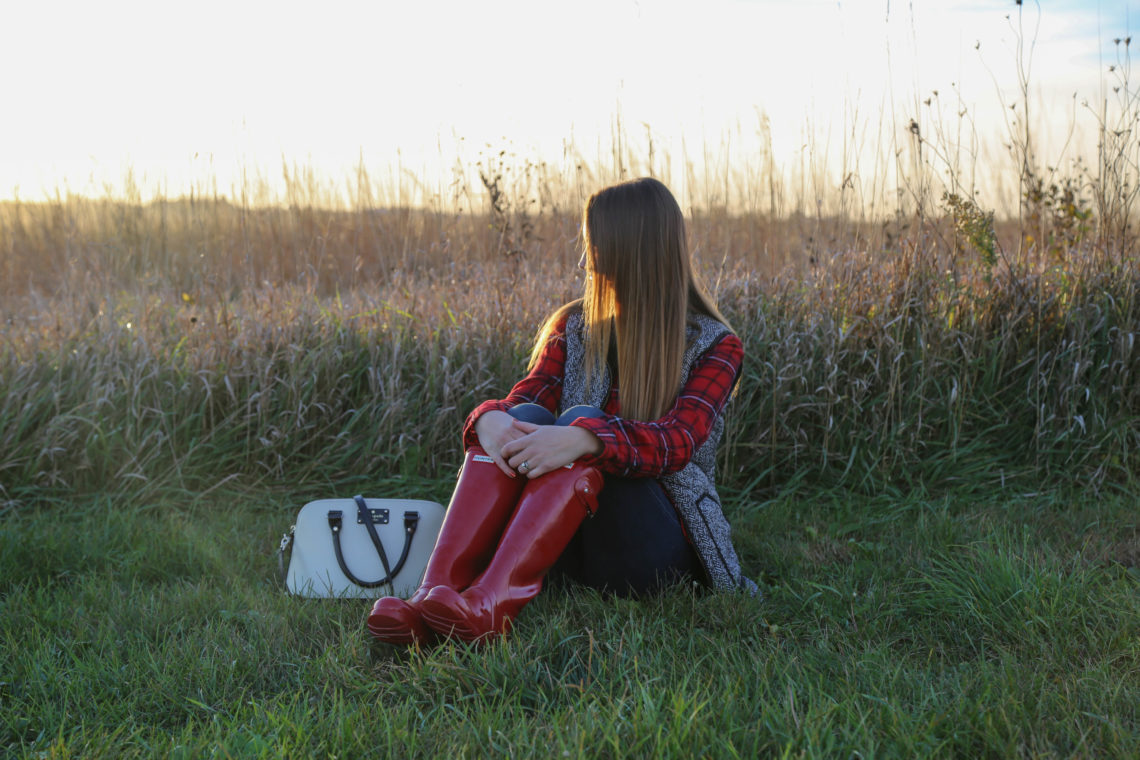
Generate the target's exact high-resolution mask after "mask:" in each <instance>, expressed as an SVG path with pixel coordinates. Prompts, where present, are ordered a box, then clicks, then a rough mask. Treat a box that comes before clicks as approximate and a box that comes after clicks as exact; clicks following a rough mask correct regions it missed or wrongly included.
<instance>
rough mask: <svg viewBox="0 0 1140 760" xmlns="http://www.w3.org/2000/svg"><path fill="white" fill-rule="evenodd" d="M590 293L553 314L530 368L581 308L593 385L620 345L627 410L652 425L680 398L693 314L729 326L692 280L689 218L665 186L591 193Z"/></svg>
mask: <svg viewBox="0 0 1140 760" xmlns="http://www.w3.org/2000/svg"><path fill="white" fill-rule="evenodd" d="M582 244H583V249H584V253H585V257H586V271H587V272H588V273H589V274H590V275H592V276H590V277H587V279H586V293H585V296H584V297H583V298H581V299H579V300H577V301H573V302H571V303H568V304H566V305H565V306H563V307H562V308H561V309H559V310H558V311H556V312H555V313H554V314H553V315H552V316H551V317H550V318H549V319H548V320H547V321H546V323H545V324H544V325H543V327H542V329H541V330H540V331H539V337H538V340H537V341H536V343H535V347H534V351H533V353H532V354H531V365H532V366H533V365H534V363H535V362H536V361H537V360H538V357H539V355H540V354H541V352H542V347H543V346H544V345H545V344H546V340H547V339H548V338H549V336H550V333H551V331H552V329H553V327H554V325H555V323H557V322H558V321H559V320H560V319H561V318H562V317H564V316H565V315H567V314H568V313H570V312H571V311H575V310H577V309H579V308H580V309H581V310H582V314H583V316H584V318H585V323H586V335H585V349H586V356H585V367H584V370H585V373H586V378H587V383H588V382H589V378H592V377H594V372H595V370H596V369H597V368H598V367H600V366H602V365H603V364H604V363H605V361H606V356H607V353H608V352H609V347H610V342H611V340H613V341H614V342H615V343H616V347H617V352H616V353H617V370H618V372H617V374H618V378H619V381H620V384H621V413H622V416H623V417H626V418H629V419H635V420H643V421H647V420H655V419H658V418H659V417H662V416H664V415H665V412H667V411H668V410H669V408H670V407H671V406H672V405H673V402H674V401H675V400H676V397H677V391H678V390H680V383H681V360H682V357H683V356H684V353H685V345H686V339H685V324H686V321H687V319H688V316H689V314H690V313H691V312H698V313H701V314H705V315H707V316H710V317H712V318H713V319H716V320H719V321H720V322H722V323H724V324H725V325H727V324H728V323H727V321H726V320H725V319H724V317H723V316H722V315H721V313H720V311H718V310H717V308H716V304H715V303H713V301H712V299H711V298H710V297H709V296H708V295H707V294H706V292H705V290H704V288H703V287H701V285H700V283H698V282H697V280H696V278H695V277H694V275H693V270H692V265H691V263H690V260H689V248H688V244H687V242H686V239H685V219H684V217H683V216H682V215H681V208H680V206H678V205H677V201H676V200H675V199H674V198H673V194H672V193H670V192H669V189H668V188H667V187H665V185H663V184H661V182H659V181H657V180H655V179H652V178H648V177H646V178H642V179H635V180H630V181H629V182H623V183H621V184H618V185H611V186H610V187H606V188H603V189H602V190H599V191H598V192H596V193H594V194H593V195H592V196H590V198H589V200H587V201H586V206H585V208H584V210H583V212H582Z"/></svg>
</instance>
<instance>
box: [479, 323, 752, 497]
mask: <svg viewBox="0 0 1140 760" xmlns="http://www.w3.org/2000/svg"><path fill="white" fill-rule="evenodd" d="M564 331H565V322H563V324H561V325H558V326H556V328H555V331H554V332H553V333H552V334H551V336H550V339H549V340H548V341H547V343H546V346H545V347H544V348H543V352H542V355H541V356H540V357H539V360H538V362H537V363H536V364H535V365H534V367H533V368H532V369H531V371H530V373H529V374H527V376H526V377H524V378H523V379H522V380H520V381H519V382H518V384H516V385H515V387H514V388H512V389H511V392H510V393H509V394H508V395H507V397H506V398H505V399H502V400H491V401H484V402H483V403H482V404H480V405H479V406H477V407H475V410H474V411H473V412H471V414H470V415H468V417H467V422H466V424H465V425H464V427H463V446H464V448H470V447H471V446H475V445H478V443H479V437H478V436H477V435H476V434H475V421H476V420H477V419H479V417H480V416H481V415H483V414H485V413H486V412H489V411H491V410H493V409H497V410H500V411H506V410H507V409H510V408H512V407H515V406H518V405H519V404H523V403H526V402H530V403H533V404H538V405H539V406H543V407H545V408H546V409H548V410H550V411H551V412H552V413H553V414H555V415H557V414H558V404H559V401H561V399H562V374H563V370H564V367H565V364H566V337H565V335H564ZM743 358H744V346H743V344H741V342H740V339H739V338H738V337H736V336H735V335H733V334H731V333H729V334H728V335H725V336H724V337H723V338H721V339H720V340H719V341H718V342H717V343H716V344H714V345H713V346H712V347H711V348H709V350H708V351H706V352H705V353H704V355H702V356H701V357H700V358H698V359H697V361H696V362H694V364H693V367H692V370H691V371H690V373H689V381H688V382H687V383H686V384H685V387H683V388H682V389H681V392H680V393H679V394H678V395H677V400H676V402H675V403H674V404H673V408H672V409H670V410H669V411H668V412H667V413H666V414H665V416H664V417H661V418H660V419H657V420H654V421H652V422H639V421H637V420H627V419H623V418H622V417H620V416H618V415H619V412H620V409H621V406H620V403H619V399H618V387H617V385H616V384H615V386H614V387H613V388H611V389H610V395H609V398H608V399H607V400H606V403H605V404H604V405H603V406H602V411H603V412H605V413H606V416H605V417H599V418H593V419H589V418H580V419H578V420H575V421H574V422H573V423H571V424H572V425H574V426H575V427H582V428H585V429H587V430H589V431H590V432H592V433H593V434H594V435H596V436H597V437H598V440H600V441H601V442H602V451H601V453H600V454H596V455H587V456H584V457H582V458H581V459H580V460H579V461H580V462H582V463H583V464H587V465H591V466H594V467H597V468H598V469H599V470H601V471H602V472H604V473H607V474H610V475H619V476H622V477H660V476H662V475H668V474H669V473H672V472H677V471H678V470H680V469H682V468H683V467H684V466H685V465H686V464H688V463H689V460H690V459H692V458H693V454H694V453H695V452H696V451H697V449H698V448H700V446H701V445H702V444H703V443H704V442H705V440H706V439H707V438H708V436H709V433H710V431H711V430H712V426H713V423H714V422H715V421H716V418H717V417H718V416H719V415H720V413H721V411H722V410H723V409H724V406H725V404H726V403H728V397H729V394H730V393H731V392H732V387H733V385H734V383H735V382H736V376H737V374H738V373H739V372H740V365H741V362H742V361H743Z"/></svg>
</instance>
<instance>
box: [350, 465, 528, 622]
mask: <svg viewBox="0 0 1140 760" xmlns="http://www.w3.org/2000/svg"><path fill="white" fill-rule="evenodd" d="M525 485H526V478H524V477H522V476H519V477H517V478H511V477H508V476H507V475H505V474H503V471H502V470H500V469H499V467H498V466H497V465H496V464H495V462H494V461H493V460H492V459H491V458H490V457H489V456H487V454H486V452H484V451H483V449H481V448H480V447H478V446H472V447H471V448H470V449H468V451H467V455H466V457H465V458H464V460H463V468H462V469H461V470H460V471H459V481H458V482H457V483H456V484H455V491H454V492H453V493H452V495H451V502H450V503H449V504H448V505H447V512H446V513H445V514H444V518H443V525H442V526H440V529H439V538H437V539H436V542H435V548H434V549H433V550H432V553H431V557H430V558H429V559H428V563H427V567H426V568H425V569H424V579H423V582H422V583H421V584H420V587H419V588H418V589H416V592H415V593H414V594H412V595H411V597H409V598H408V600H407V601H404V600H403V599H400V598H398V597H395V596H385V597H382V598H380V599H378V600H377V601H376V604H375V605H373V607H372V613H371V614H370V615H369V616H368V630H369V632H371V633H372V635H373V636H375V637H376V638H377V639H379V640H380V641H383V642H386V643H389V644H413V643H417V642H418V643H420V644H427V643H430V642H431V641H432V640H433V639H434V638H435V632H434V631H432V630H431V629H430V628H428V627H427V626H426V625H424V622H423V620H422V619H421V617H420V610H419V605H420V602H422V601H423V599H424V597H426V596H427V595H428V592H429V591H431V590H432V589H433V588H435V587H436V586H447V587H450V588H455V589H464V588H466V587H467V586H468V584H470V583H471V581H472V580H474V579H475V576H477V575H478V574H479V573H480V572H481V571H482V570H483V568H485V567H486V566H487V563H488V562H490V561H491V556H492V555H493V554H494V552H495V547H496V546H497V545H498V543H499V538H500V537H501V536H502V534H503V527H504V526H505V525H506V522H507V520H508V519H509V518H510V516H511V512H512V511H514V508H515V504H517V503H518V499H519V493H520V492H521V491H522V489H523V486H525Z"/></svg>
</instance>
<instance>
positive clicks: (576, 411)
mask: <svg viewBox="0 0 1140 760" xmlns="http://www.w3.org/2000/svg"><path fill="white" fill-rule="evenodd" d="M605 416H606V413H605V412H603V411H602V410H601V409H598V408H597V407H596V406H589V405H587V404H579V405H578V406H572V407H570V408H569V409H567V410H566V411H565V412H563V413H562V414H560V415H559V416H558V421H557V422H555V423H554V424H555V425H562V426H564V427H565V426H566V425H569V424H570V423H571V422H573V421H574V420H577V419H580V418H582V417H588V418H590V419H594V418H597V417H605Z"/></svg>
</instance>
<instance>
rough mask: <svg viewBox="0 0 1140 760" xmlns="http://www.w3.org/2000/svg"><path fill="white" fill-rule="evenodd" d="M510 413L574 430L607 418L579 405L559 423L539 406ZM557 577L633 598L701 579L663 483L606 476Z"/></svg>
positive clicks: (517, 408) (561, 562)
mask: <svg viewBox="0 0 1140 760" xmlns="http://www.w3.org/2000/svg"><path fill="white" fill-rule="evenodd" d="M507 413H508V414H510V415H511V416H512V417H514V418H515V419H518V420H522V421H523V422H530V423H532V424H535V425H569V424H570V423H571V422H573V421H574V420H576V419H578V418H580V417H601V416H603V413H602V412H601V411H600V410H599V409H596V408H595V407H592V406H575V407H572V408H570V409H567V410H566V411H565V412H563V413H562V415H561V416H559V417H558V419H555V418H554V415H553V414H551V413H550V412H549V411H548V410H547V409H545V408H543V407H541V406H539V405H538V404H520V405H519V406H516V407H514V408H513V409H509V410H508V411H507ZM554 573H555V574H556V575H557V574H565V575H569V576H570V577H571V578H573V579H574V580H576V581H578V582H579V583H583V584H585V585H587V586H590V587H592V588H596V589H599V590H603V591H610V592H613V593H615V594H618V595H619V596H634V595H640V594H645V593H651V592H653V591H656V590H658V589H660V588H662V587H663V586H665V585H668V584H670V583H675V582H677V581H678V580H681V579H683V578H686V577H699V576H700V562H699V561H698V560H697V557H696V554H695V553H694V551H693V548H692V546H690V545H689V542H688V541H687V540H686V539H685V533H684V530H683V528H682V527H681V521H680V518H679V517H678V516H677V510H676V509H674V507H673V503H672V501H670V499H669V496H668V495H667V494H666V493H665V489H663V488H662V487H661V484H660V483H658V482H657V481H656V480H655V479H653V478H622V477H618V476H616V475H605V486H604V487H603V488H602V493H601V494H600V495H599V497H598V510H597V512H596V514H595V515H594V516H593V518H591V519H589V520H586V521H585V522H583V523H582V527H581V528H579V529H578V532H577V534H575V536H574V538H573V539H572V540H571V541H570V545H569V546H567V547H566V551H565V552H563V553H562V557H561V558H560V559H559V560H558V564H557V565H556V566H555V568H554Z"/></svg>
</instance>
